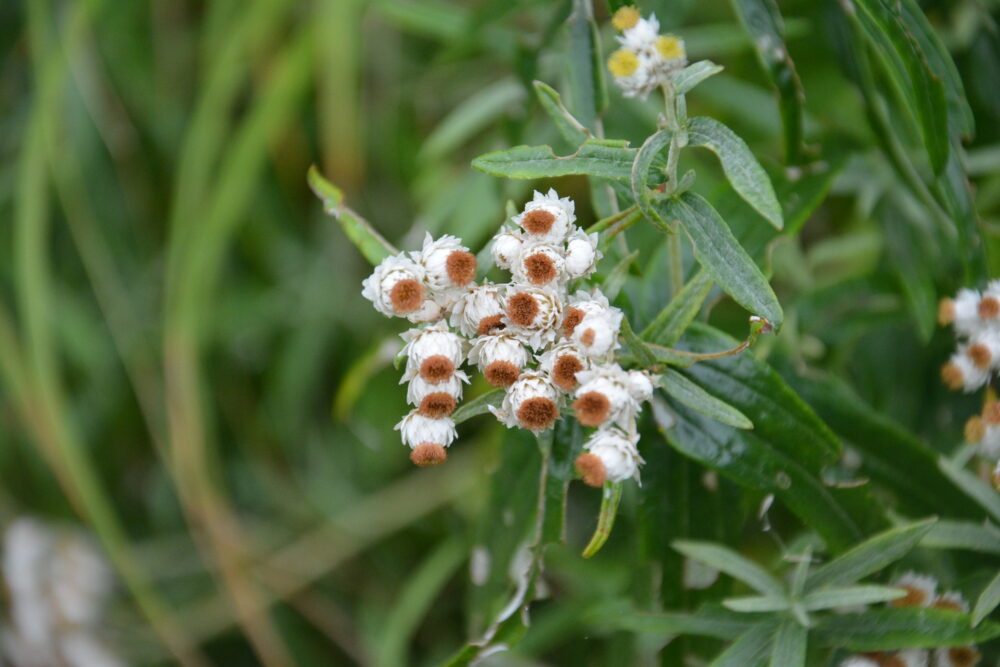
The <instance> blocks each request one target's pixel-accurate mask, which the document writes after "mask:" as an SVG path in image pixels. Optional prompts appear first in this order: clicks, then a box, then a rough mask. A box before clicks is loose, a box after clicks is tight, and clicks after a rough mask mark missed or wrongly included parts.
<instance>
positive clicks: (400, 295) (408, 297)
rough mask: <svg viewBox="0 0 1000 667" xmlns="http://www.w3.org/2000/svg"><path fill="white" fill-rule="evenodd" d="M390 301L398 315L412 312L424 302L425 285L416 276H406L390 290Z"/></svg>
mask: <svg viewBox="0 0 1000 667" xmlns="http://www.w3.org/2000/svg"><path fill="white" fill-rule="evenodd" d="M389 301H391V302H392V309H393V311H395V312H396V313H397V314H398V315H405V314H407V313H412V312H413V311H415V310H417V309H418V308H420V306H421V304H423V302H424V286H423V285H422V284H421V283H420V281H419V280H416V279H414V278H404V279H403V280H400V281H399V282H398V283H396V284H395V285H393V286H392V289H391V290H389Z"/></svg>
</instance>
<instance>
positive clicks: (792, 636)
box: [771, 618, 808, 667]
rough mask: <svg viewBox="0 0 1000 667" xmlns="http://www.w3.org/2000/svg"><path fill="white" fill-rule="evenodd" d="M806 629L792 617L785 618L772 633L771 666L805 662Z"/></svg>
mask: <svg viewBox="0 0 1000 667" xmlns="http://www.w3.org/2000/svg"><path fill="white" fill-rule="evenodd" d="M807 633H808V630H807V629H806V628H804V627H802V626H801V625H799V624H798V623H797V622H796V621H794V620H793V619H790V618H788V619H785V620H784V621H783V622H782V623H781V625H779V626H778V631H777V632H776V633H775V634H774V644H772V645H771V667H796V665H805V664H806V642H807V637H808V634H807Z"/></svg>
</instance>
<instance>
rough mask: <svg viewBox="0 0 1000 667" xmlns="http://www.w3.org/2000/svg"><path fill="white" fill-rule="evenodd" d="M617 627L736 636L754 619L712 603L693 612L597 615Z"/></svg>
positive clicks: (753, 623)
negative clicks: (602, 616)
mask: <svg viewBox="0 0 1000 667" xmlns="http://www.w3.org/2000/svg"><path fill="white" fill-rule="evenodd" d="M597 620H600V621H603V622H605V623H607V624H608V625H611V626H613V627H615V628H618V629H620V630H629V631H631V632H640V633H643V634H653V635H663V636H666V635H681V634H684V635H699V636H703V637H716V638H718V639H736V638H737V637H739V636H740V635H741V634H743V633H744V632H746V631H748V630H750V629H751V628H756V627H758V623H757V622H756V621H755V620H754V619H753V618H751V617H749V616H746V615H744V614H739V613H737V612H733V611H729V610H727V609H723V608H722V607H717V606H714V605H707V606H705V607H702V608H701V609H699V610H698V611H696V612H694V613H685V612H676V613H672V612H665V613H662V614H636V613H632V614H627V613H626V614H623V613H621V612H620V611H616V612H615V613H614V614H613V615H608V616H607V617H606V618H600V619H597Z"/></svg>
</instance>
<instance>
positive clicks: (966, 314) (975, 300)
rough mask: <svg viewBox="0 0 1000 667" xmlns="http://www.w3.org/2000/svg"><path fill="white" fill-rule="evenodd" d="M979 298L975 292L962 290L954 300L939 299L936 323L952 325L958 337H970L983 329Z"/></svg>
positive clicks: (966, 289)
mask: <svg viewBox="0 0 1000 667" xmlns="http://www.w3.org/2000/svg"><path fill="white" fill-rule="evenodd" d="M980 299H981V296H980V294H979V292H977V291H976V290H972V289H968V288H964V287H963V288H962V289H960V290H958V294H956V295H955V298H954V299H941V303H939V304H938V322H939V323H940V324H942V325H945V324H953V325H954V326H955V333H956V334H957V335H959V336H964V337H968V336H972V335H974V334H976V333H978V332H979V331H980V330H981V329H982V328H983V321H982V319H981V318H980V317H979V301H980Z"/></svg>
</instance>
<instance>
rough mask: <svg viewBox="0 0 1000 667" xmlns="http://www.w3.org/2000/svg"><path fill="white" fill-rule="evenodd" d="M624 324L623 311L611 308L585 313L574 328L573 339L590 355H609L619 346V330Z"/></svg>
mask: <svg viewBox="0 0 1000 667" xmlns="http://www.w3.org/2000/svg"><path fill="white" fill-rule="evenodd" d="M621 324H622V312H621V311H620V310H618V309H617V308H609V309H608V310H606V311H604V312H603V313H599V314H590V315H585V316H584V317H583V319H582V320H580V323H579V324H577V325H576V326H575V327H574V328H573V335H572V340H573V342H575V343H577V344H578V345H579V346H580V347H581V348H582V349H583V350H584V351H585V352H586V354H587V355H588V356H589V357H592V358H602V357H606V356H608V355H609V354H610V353H611V352H612V351H614V350H615V349H617V348H618V347H619V343H618V331H619V329H620V328H621Z"/></svg>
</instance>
